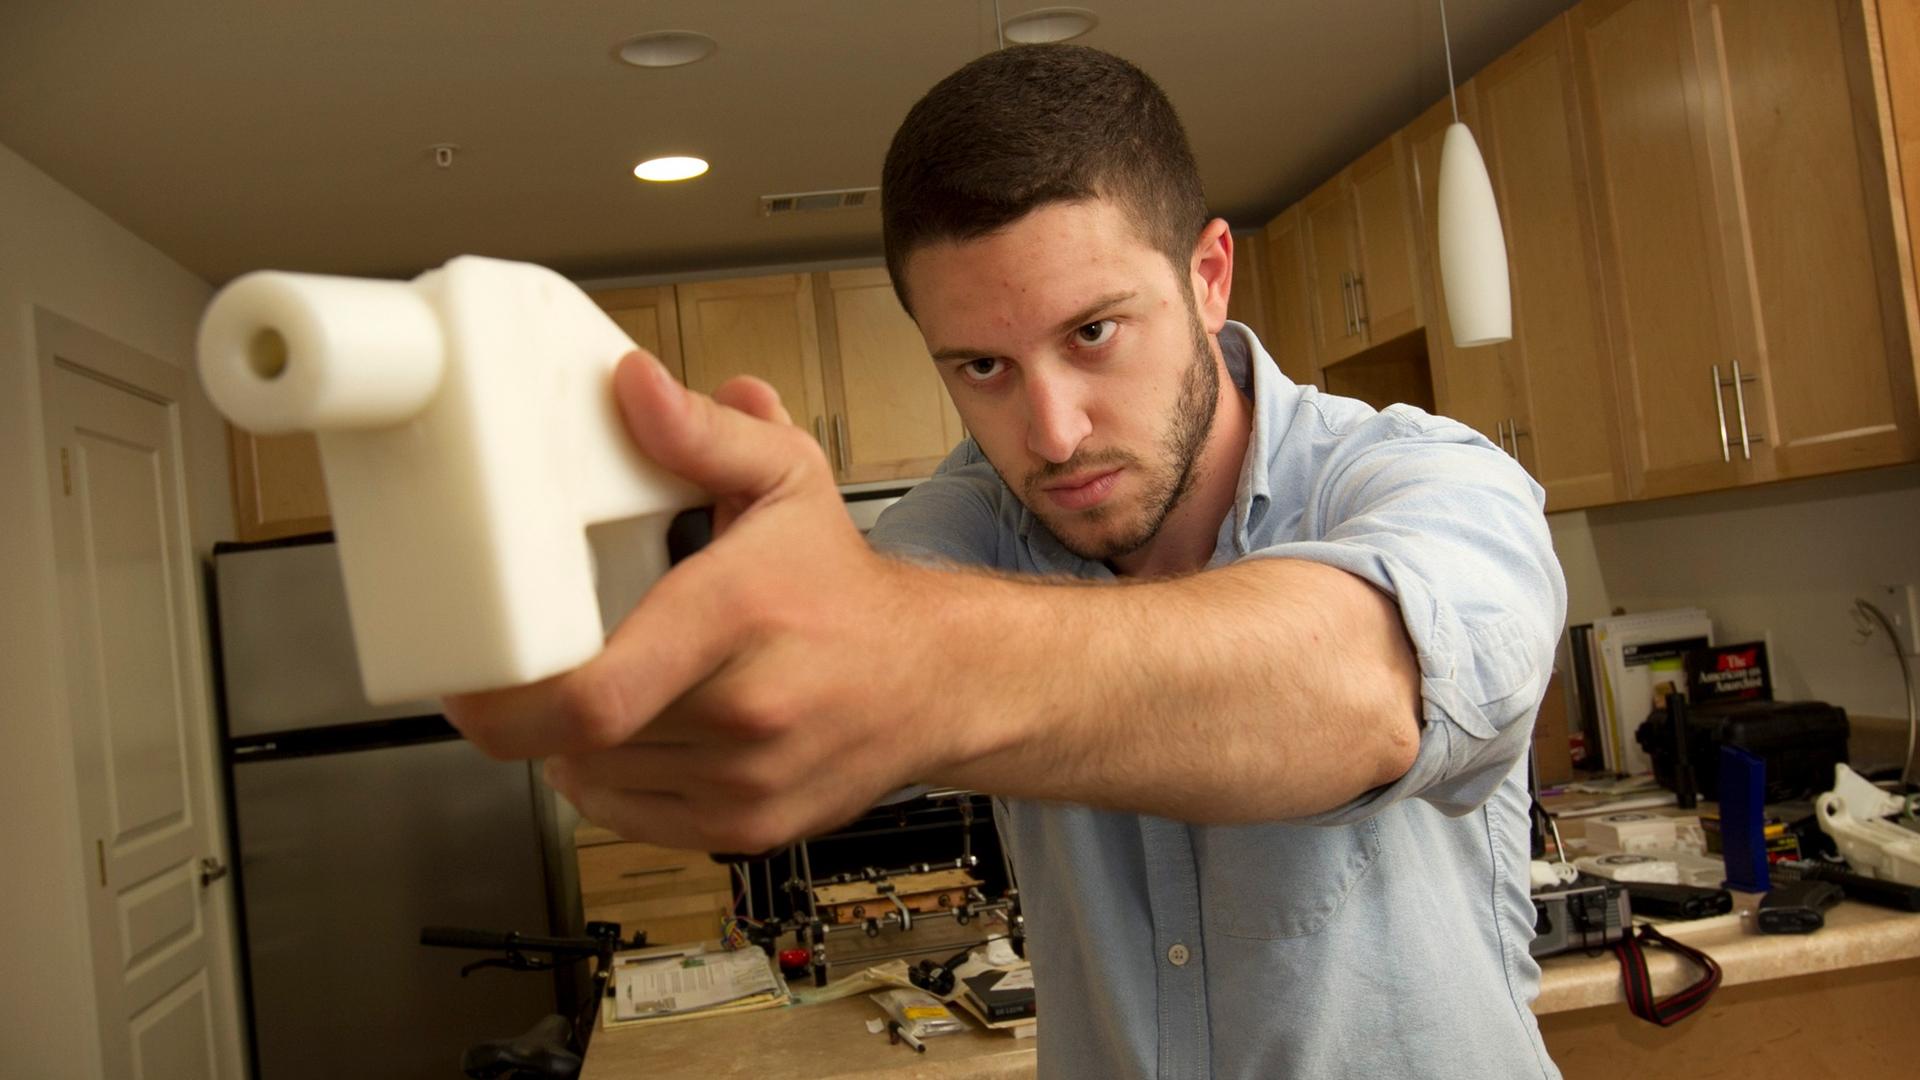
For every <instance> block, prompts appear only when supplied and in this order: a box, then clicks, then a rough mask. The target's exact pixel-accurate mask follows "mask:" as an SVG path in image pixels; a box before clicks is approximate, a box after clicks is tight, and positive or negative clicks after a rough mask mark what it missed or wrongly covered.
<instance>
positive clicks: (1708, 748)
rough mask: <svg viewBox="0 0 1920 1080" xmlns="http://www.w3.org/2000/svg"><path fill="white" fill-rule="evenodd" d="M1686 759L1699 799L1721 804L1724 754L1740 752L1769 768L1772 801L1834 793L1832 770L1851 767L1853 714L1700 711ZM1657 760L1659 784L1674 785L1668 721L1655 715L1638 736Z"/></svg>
mask: <svg viewBox="0 0 1920 1080" xmlns="http://www.w3.org/2000/svg"><path fill="white" fill-rule="evenodd" d="M1687 727H1688V730H1689V734H1690V735H1691V738H1690V739H1689V741H1688V743H1687V758H1688V760H1689V761H1690V762H1691V763H1692V765H1693V771H1694V776H1695V777H1696V779H1697V780H1698V782H1699V786H1700V797H1701V798H1703V799H1718V798H1719V796H1720V789H1719V770H1720V747H1721V746H1723V745H1725V746H1737V747H1739V748H1740V749H1742V750H1745V751H1746V752H1748V753H1749V754H1752V755H1754V756H1755V757H1758V758H1760V759H1761V760H1762V761H1764V762H1766V765H1767V801H1768V802H1786V801H1788V800H1790V799H1797V798H1805V797H1807V796H1808V795H1810V794H1813V793H1817V792H1822V791H1828V790H1831V789H1832V787H1833V767H1834V766H1835V765H1837V764H1840V763H1842V762H1844V761H1846V760H1847V734H1848V728H1847V711H1846V710H1845V709H1842V708H1840V707H1839V706H1837V705H1829V704H1827V703H1826V702H1824V701H1734V702H1727V703H1725V704H1721V705H1702V706H1700V707H1699V708H1697V709H1694V710H1692V711H1691V712H1690V713H1688V715H1687ZM1635 738H1636V739H1638V740H1639V743H1640V746H1641V748H1642V749H1644V750H1646V751H1647V753H1648V754H1649V755H1651V756H1652V757H1653V776H1654V779H1656V780H1658V781H1659V782H1660V784H1661V785H1662V786H1663V787H1667V788H1672V787H1673V785H1674V752H1673V740H1672V738H1671V737H1670V736H1669V734H1668V723H1667V714H1666V713H1665V711H1656V712H1654V713H1652V714H1651V715H1649V716H1648V717H1647V719H1646V722H1645V723H1642V724H1641V725H1640V729H1639V730H1638V731H1637V732H1635Z"/></svg>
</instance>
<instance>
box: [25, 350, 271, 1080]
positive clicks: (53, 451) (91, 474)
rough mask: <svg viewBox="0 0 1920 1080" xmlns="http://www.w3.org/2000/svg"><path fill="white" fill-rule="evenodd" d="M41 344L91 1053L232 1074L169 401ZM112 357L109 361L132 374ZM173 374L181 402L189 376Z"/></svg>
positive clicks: (223, 929) (150, 1066)
mask: <svg viewBox="0 0 1920 1080" xmlns="http://www.w3.org/2000/svg"><path fill="white" fill-rule="evenodd" d="M42 326H43V327H45V326H46V324H45V323H44V322H43V323H42ZM76 336H77V335H71V334H70V335H69V338H70V339H71V338H73V337H76ZM45 348H46V346H45V343H44V342H43V350H44V349H45ZM116 348H118V347H116ZM43 355H46V354H45V353H44V352H43ZM51 358H52V363H50V364H46V365H45V366H43V367H42V368H41V370H42V372H43V373H44V374H45V375H46V380H45V386H44V389H45V398H44V400H45V408H46V417H47V440H48V450H49V453H48V458H49V462H50V464H51V465H52V467H53V468H54V469H55V470H56V471H57V475H55V476H54V477H53V478H52V479H53V484H52V491H53V501H54V515H53V517H54V531H55V542H56V547H57V554H56V561H57V565H58V571H59V578H60V609H61V621H62V629H63V637H64V660H65V666H66V677H67V679H66V681H67V688H68V697H69V711H70V715H69V721H70V723H71V726H72V731H73V744H74V767H75V773H76V777H77V787H78V793H79V806H78V810H79V815H80V825H81V830H82V833H81V835H82V837H83V838H84V841H85V843H86V844H87V845H88V846H89V849H90V850H88V851H87V853H86V856H87V858H86V861H87V866H88V868H89V869H90V870H91V871H92V873H91V874H90V877H91V878H92V880H91V881H90V882H89V886H90V887H89V889H88V895H89V898H90V900H89V916H90V921H91V937H92V943H93V957H92V959H93V974H94V982H95V990H96V993H97V995H98V998H99V1005H100V1028H101V1030H100V1041H101V1059H102V1061H103V1063H104V1064H105V1073H106V1076H107V1077H108V1078H109V1080H118V1078H120V1077H130V1078H136V1080H162V1078H164V1080H210V1078H220V1080H239V1077H240V1075H241V1069H240V1063H239V1061H238V1057H239V1054H238V1038H237V1027H238V1024H237V1015H236V1009H235V994H234V985H233V984H234V979H233V975H232V972H233V970H234V969H233V958H232V948H231V932H230V902H229V899H228V896H229V892H228V890H229V881H230V879H225V878H220V877H217V876H213V875H211V874H209V873H208V871H215V872H217V871H218V870H219V868H220V866H221V865H223V864H221V863H219V862H218V860H220V859H221V858H223V857H224V856H223V850H224V843H223V841H222V835H223V830H222V829H221V828H220V827H219V825H218V819H217V817H216V814H217V805H218V804H217V802H216V800H215V798H214V796H213V778H212V777H211V776H210V775H209V773H210V772H211V765H210V763H211V759H212V755H211V753H210V746H211V744H212V741H213V723H212V713H211V710H210V709H209V707H208V702H207V694H206V692H205V681H204V676H203V674H202V667H201V657H202V648H201V642H200V636H199V625H200V610H201V607H200V605H201V600H200V592H199V589H198V586H197V581H198V575H197V574H196V572H195V568H194V558H193V553H192V551H191V548H190V546H189V542H188V531H187V525H186V513H185V506H186V504H185V499H184V491H183V488H182V483H183V481H182V474H181V468H180V457H181V450H180V447H181V438H180V424H179V409H178V405H177V404H176V403H175V401H169V400H164V399H158V398H159V395H157V394H155V395H151V396H150V394H149V393H148V392H143V391H138V390H135V389H133V388H132V387H130V386H127V385H123V384H121V383H118V382H114V381H109V380H108V379H107V378H106V377H104V376H102V375H101V374H100V373H99V371H98V370H96V369H95V368H93V367H92V366H91V365H89V364H88V358H87V357H85V356H74V355H60V353H59V352H58V351H55V352H54V353H53V354H52V357H51ZM119 359H120V360H121V363H118V364H112V365H107V366H108V369H109V370H117V371H124V369H125V356H124V353H123V354H122V356H121V357H120V358H119ZM138 359H139V360H143V361H146V362H147V363H149V364H154V365H158V366H159V368H161V369H164V370H163V372H162V374H163V375H165V376H169V377H177V376H179V374H180V373H179V372H178V371H177V370H176V369H173V368H171V367H169V366H168V365H164V364H161V363H160V362H159V361H150V360H146V358H144V357H139V358H138ZM172 381H173V382H174V384H175V387H174V388H175V390H176V393H175V395H174V396H175V397H176V399H177V396H178V390H179V389H180V388H182V387H183V386H184V380H182V379H178V378H173V379H172ZM209 877H210V878H211V880H203V878H209Z"/></svg>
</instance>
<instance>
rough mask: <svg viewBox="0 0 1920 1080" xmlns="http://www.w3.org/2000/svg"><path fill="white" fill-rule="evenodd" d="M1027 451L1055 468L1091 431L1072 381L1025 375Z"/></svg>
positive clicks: (1068, 456) (1055, 375) (1071, 455)
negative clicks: (1054, 465)
mask: <svg viewBox="0 0 1920 1080" xmlns="http://www.w3.org/2000/svg"><path fill="white" fill-rule="evenodd" d="M1026 391H1027V410H1028V416H1027V449H1028V450H1031V451H1032V452H1033V453H1035V454H1037V455H1039V456H1040V457H1041V458H1043V459H1045V460H1047V461H1050V462H1053V463H1054V464H1056V465H1058V464H1060V463H1062V462H1064V461H1067V460H1069V459H1071V458H1072V457H1073V452H1074V451H1075V450H1077V449H1079V448H1080V443H1081V441H1082V440H1084V439H1085V438H1086V437H1087V436H1088V435H1089V434H1090V433H1092V431H1093V421H1092V419H1090V418H1089V417H1088V416H1087V410H1086V409H1085V407H1084V406H1083V404H1082V395H1081V393H1080V388H1079V387H1078V386H1077V385H1076V382H1075V380H1074V379H1072V378H1071V377H1069V376H1064V375H1059V374H1052V373H1048V374H1040V375H1029V377H1028V379H1027V384H1026Z"/></svg>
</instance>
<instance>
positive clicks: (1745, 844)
mask: <svg viewBox="0 0 1920 1080" xmlns="http://www.w3.org/2000/svg"><path fill="white" fill-rule="evenodd" d="M1766 804H1767V763H1766V762H1765V761H1763V760H1761V759H1760V758H1758V757H1756V756H1754V755H1752V754H1749V753H1747V752H1746V751H1745V750H1742V749H1740V748H1739V747H1737V746H1722V747H1720V853H1721V855H1722V857H1723V858H1725V859H1726V863H1727V882H1726V887H1727V888H1729V889H1734V890H1736V891H1739V892H1750V893H1763V892H1766V891H1767V890H1768V889H1769V888H1771V887H1772V881H1771V879H1770V877H1769V875H1768V874H1767V805H1766Z"/></svg>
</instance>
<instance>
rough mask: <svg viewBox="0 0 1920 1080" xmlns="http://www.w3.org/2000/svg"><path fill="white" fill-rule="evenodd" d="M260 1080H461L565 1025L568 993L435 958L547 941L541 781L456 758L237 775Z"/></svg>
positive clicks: (360, 756) (463, 746)
mask: <svg viewBox="0 0 1920 1080" xmlns="http://www.w3.org/2000/svg"><path fill="white" fill-rule="evenodd" d="M233 776H234V796H235V802H236V811H237V819H238V820H237V824H238V832H239V846H240V868H239V878H240V887H241V891H242V896H243V900H244V905H245V906H244V912H245V933H246V941H247V949H248V970H249V973H250V976H251V978H250V982H251V997H252V1002H253V1037H254V1040H255V1045H256V1048H257V1050H258V1054H259V1064H260V1074H259V1080H306V1078H312V1080H321V1078H327V1080H335V1078H338V1077H343V1076H352V1077H367V1078H384V1077H393V1078H395V1080H399V1078H402V1077H405V1078H408V1080H412V1078H416V1077H439V1076H445V1077H455V1076H458V1075H459V1074H460V1068H459V1063H460V1055H461V1053H462V1051H464V1050H465V1049H466V1047H468V1046H469V1045H471V1044H473V1043H475V1042H480V1041H482V1040H485V1039H490V1038H501V1037H506V1036H511V1035H517V1034H519V1033H520V1032H522V1031H524V1030H526V1029H527V1028H528V1027H531V1026H532V1025H533V1023H534V1021H536V1020H538V1019H539V1018H540V1017H541V1016H543V1015H545V1014H547V1013H550V1012H553V1011H555V992H554V980H553V976H552V975H549V974H542V973H526V972H509V971H504V970H499V969H490V970H484V971H478V972H475V973H474V974H473V975H471V976H469V977H468V978H465V979H462V978H461V977H460V966H461V965H462V964H464V963H467V962H469V961H472V960H476V959H479V958H480V954H477V953H468V952H462V951H458V950H451V949H429V948H426V947H424V946H422V945H420V944H419V937H420V928H421V927H422V926H426V925H434V924H437V925H445V926H465V927H474V928H478V929H493V930H502V931H505V930H518V931H521V932H523V933H533V934H545V933H548V932H549V926H550V920H549V918H548V911H547V898H546V889H545V883H544V880H545V879H544V876H543V875H544V871H543V866H542V861H541V849H540V833H539V828H538V826H537V825H536V823H535V813H534V802H533V800H534V795H533V787H532V784H533V778H532V775H531V773H530V772H529V768H528V766H527V765H526V764H525V763H516V764H503V763H501V762H496V761H492V760H490V759H488V758H487V757H486V756H485V755H483V754H481V753H480V752H479V751H478V750H475V749H474V748H473V746H472V745H470V744H468V743H466V742H464V741H460V740H445V741H440V742H431V743H423V744H413V745H409V746H400V747H387V748H384V749H377V750H361V751H353V752H347V753H334V754H323V755H317V756H311V757H293V758H278V759H269V760H250V761H242V762H240V763H238V764H236V765H235V766H234V769H233Z"/></svg>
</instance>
